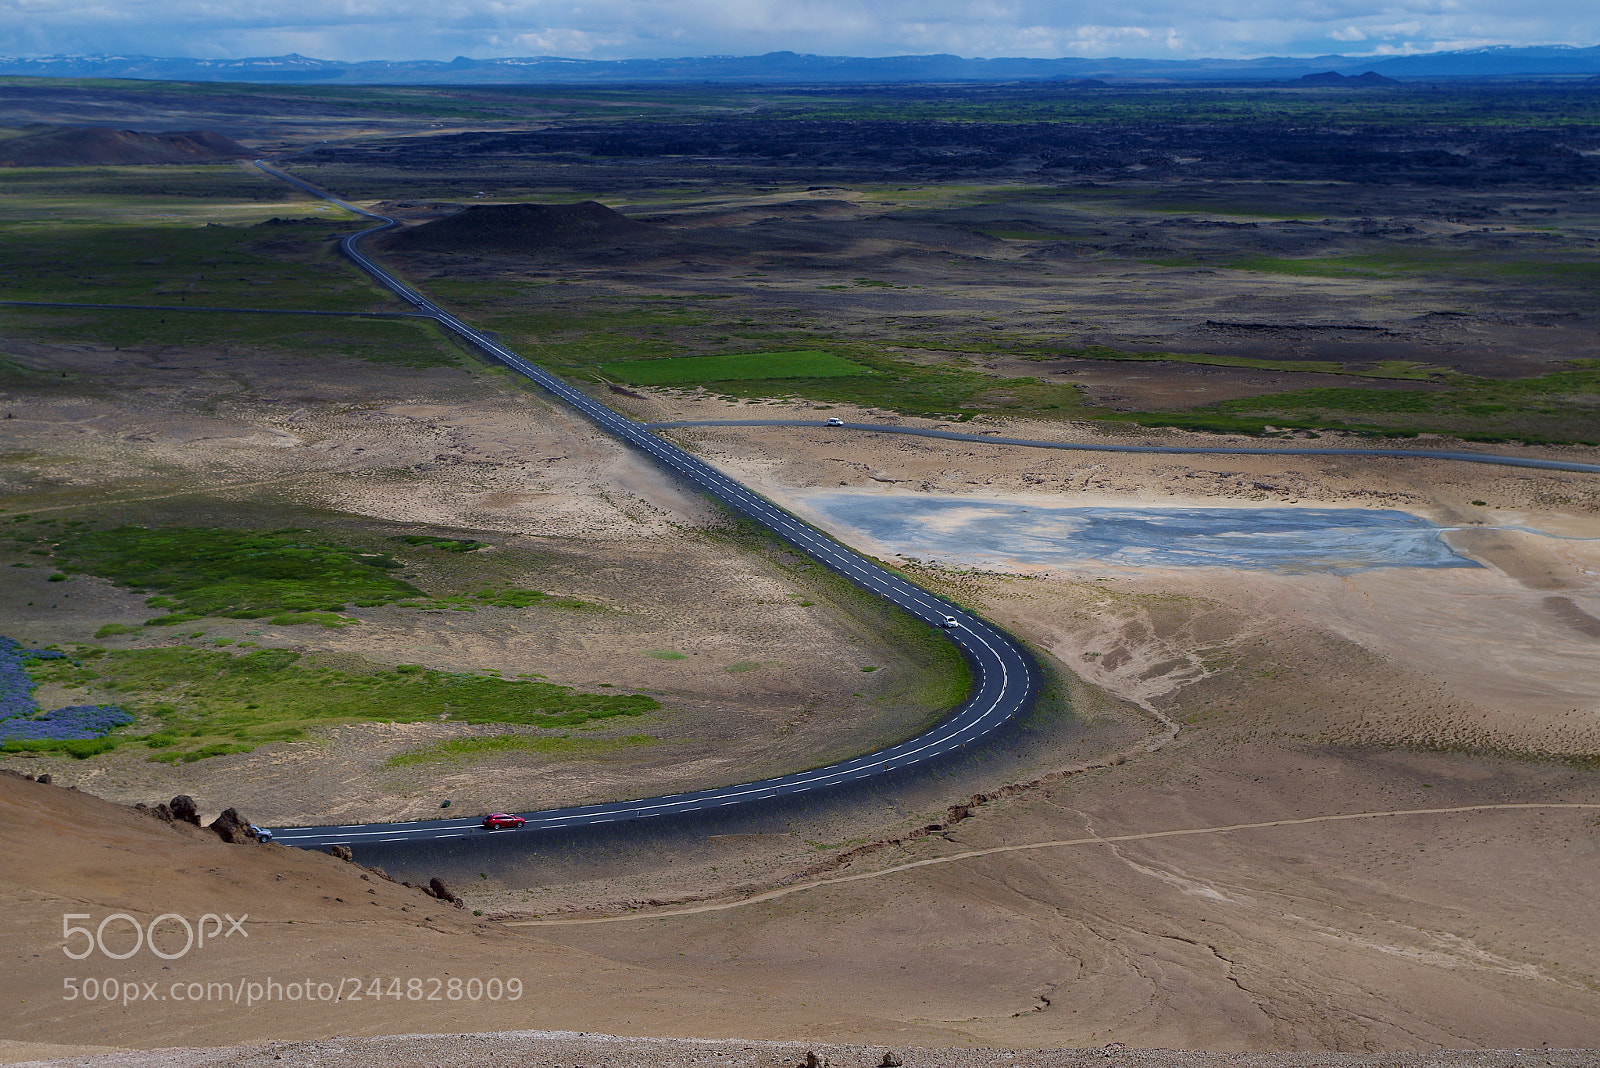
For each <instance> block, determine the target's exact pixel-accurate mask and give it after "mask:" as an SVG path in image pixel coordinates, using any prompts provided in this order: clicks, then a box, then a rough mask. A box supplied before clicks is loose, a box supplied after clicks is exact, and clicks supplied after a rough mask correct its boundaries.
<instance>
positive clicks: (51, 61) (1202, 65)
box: [0, 46, 1600, 85]
mask: <svg viewBox="0 0 1600 1068" xmlns="http://www.w3.org/2000/svg"><path fill="white" fill-rule="evenodd" d="M1328 71H1332V72H1335V73H1338V74H1342V75H1346V76H1355V75H1360V74H1363V73H1366V72H1368V71H1375V72H1376V73H1378V74H1381V75H1383V76H1384V77H1386V78H1392V79H1396V80H1401V81H1404V80H1407V79H1440V78H1564V79H1570V78H1584V77H1594V76H1597V75H1600V47H1594V48H1569V47H1564V46H1549V47H1538V48H1513V47H1498V48H1478V49H1470V50H1467V51H1461V52H1431V53H1428V54H1425V55H1412V56H1396V57H1392V58H1388V59H1358V58H1351V57H1350V56H1316V57H1315V58H1311V59H1293V58H1283V57H1268V58H1263V59H1189V60H1169V59H1078V58H1071V57H1069V58H1063V59H964V58H962V57H961V56H947V55H934V56H885V57H879V58H862V57H857V56H811V55H801V54H798V53H795V52H769V53H767V54H766V55H764V56H701V57H698V58H686V59H614V60H598V59H561V58H557V57H554V56H530V57H527V58H520V59H468V58H466V57H465V56H458V57H457V58H455V59H453V60H450V61H449V62H448V63H446V62H438V61H428V60H417V61H389V60H372V61H367V62H361V63H344V62H341V61H339V60H331V59H310V58H308V57H306V56H300V55H293V54H291V55H287V56H269V57H263V58H258V59H163V58H158V57H154V56H103V55H100V56H45V57H42V58H37V59H5V58H0V75H18V74H20V75H34V76H39V77H52V78H142V79H159V80H173V81H207V82H213V81H227V82H268V83H271V82H280V83H281V82H290V83H307V84H309V83H323V84H326V83H345V84H364V85H373V84H389V85H395V84H409V85H441V84H445V85H448V84H455V85H470V84H478V85H482V84H494V83H591V84H594V83H606V82H746V83H790V84H797V83H809V84H816V83H828V82H833V83H849V82H855V83H883V82H969V81H976V82H998V81H1019V80H1035V81H1043V80H1052V79H1053V80H1060V81H1069V80H1073V79H1098V80H1102V81H1147V80H1161V81H1188V82H1194V81H1207V82H1216V81H1295V80H1298V79H1301V78H1303V77H1305V76H1306V75H1310V74H1320V73H1324V72H1328ZM1369 84H1370V83H1369Z"/></svg>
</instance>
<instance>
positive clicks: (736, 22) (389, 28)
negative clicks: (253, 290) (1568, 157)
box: [0, 0, 1600, 61]
mask: <svg viewBox="0 0 1600 1068" xmlns="http://www.w3.org/2000/svg"><path fill="white" fill-rule="evenodd" d="M1596 42H1600V7H1597V6H1596V5H1594V4H1593V3H1592V2H1588V0H1520V2H1517V0H1282V2H1279V0H1205V2H1200V0H1078V2H1074V3H1072V4H1064V3H1062V2H1060V0H880V2H878V3H875V4H870V5H869V4H863V3H860V2H859V0H579V2H574V0H425V2H424V0H273V2H271V3H267V2H265V0H235V2H230V3H217V2H216V0H10V2H8V3H6V4H5V5H3V7H0V54H3V55H7V56H41V55H63V54H89V53H110V54H122V55H136V54H137V55H152V56H183V57H193V58H214V59H239V58H244V57H248V56H270V55H282V54H285V53H289V52H298V53H300V54H302V55H308V56H315V57H317V58H321V59H341V60H352V61H353V60H366V59H395V60H414V59H451V58H454V57H455V56H458V55H465V56H470V57H473V58H477V59H489V58H495V57H503V56H537V55H548V56H565V57H570V58H576V59H636V58H637V59H664V58H672V57H680V56H707V55H757V54H761V53H765V52H774V51H793V52H809V53H817V54H822V55H853V56H889V55H917V54H928V53H953V54H956V55H961V56H968V57H979V56H987V57H1000V56H1024V57H1034V58H1055V57H1060V56H1095V57H1104V56H1125V57H1137V58H1164V59H1195V58H1201V57H1218V58H1243V57H1254V56H1268V55H1295V56H1314V55H1325V54H1329V53H1341V54H1344V55H1351V56H1388V55H1404V54H1408V53H1415V52H1435V51H1446V50H1453V49H1463V48H1479V47H1486V46H1492V45H1544V44H1570V45H1580V46H1589V45H1593V44H1595V43H1596Z"/></svg>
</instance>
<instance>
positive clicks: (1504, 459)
mask: <svg viewBox="0 0 1600 1068" xmlns="http://www.w3.org/2000/svg"><path fill="white" fill-rule="evenodd" d="M828 425H829V424H827V423H825V422H822V421H821V420H817V419H683V420H678V421H676V422H670V423H645V424H644V426H645V427H647V428H648V429H650V430H669V429H671V428H673V427H691V426H812V427H827V426H828ZM833 429H834V430H840V429H843V430H871V431H874V432H875V433H879V434H912V435H915V436H916V437H919V438H945V439H946V440H949V441H976V442H981V443H982V444H985V445H1025V446H1028V447H1030V448H1034V449H1067V450H1070V451H1073V452H1155V453H1202V454H1221V455H1225V456H1383V457H1390V458H1393V457H1404V458H1406V459H1414V458H1416V457H1418V456H1421V457H1424V458H1427V459H1430V460H1460V461H1462V462H1463V463H1470V464H1495V465H1497V466H1500V467H1533V468H1538V469H1540V470H1545V471H1582V472H1585V473H1587V474H1600V464H1583V463H1578V462H1576V461H1573V460H1542V459H1538V458H1535V457H1528V456H1502V455H1500V454H1499V453H1494V452H1450V451H1446V450H1443V449H1341V448H1330V449H1298V448H1294V449H1274V448H1266V447H1253V446H1227V445H1209V446H1208V445H1111V444H1095V443H1080V442H1071V441H1038V440H1035V439H1033V438H1003V437H998V436H996V435H994V434H963V433H960V432H959V431H955V430H930V429H924V428H922V427H915V426H895V425H892V424H884V423H838V424H835V425H834V426H833Z"/></svg>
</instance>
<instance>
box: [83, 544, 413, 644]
mask: <svg viewBox="0 0 1600 1068" xmlns="http://www.w3.org/2000/svg"><path fill="white" fill-rule="evenodd" d="M54 553H55V556H56V558H57V559H58V560H60V561H62V564H61V566H62V568H63V570H65V571H71V572H80V573H86V574H91V575H99V576H100V577H102V578H106V579H110V580H111V581H112V582H114V583H116V584H117V585H119V586H131V587H134V588H136V589H145V590H151V591H154V592H156V594H157V596H155V597H151V598H150V600H149V601H148V602H147V603H148V604H150V605H151V606H152V607H155V608H165V609H170V611H169V612H168V614H166V615H164V616H159V617H157V618H156V619H154V620H151V623H153V624H172V623H180V622H184V621H186V620H191V619H198V618H200V617H202V616H232V617H234V618H237V619H265V618H271V619H272V621H273V622H274V623H277V622H279V621H280V620H282V621H284V622H286V623H322V624H324V625H329V624H335V625H342V624H344V623H349V622H354V621H353V620H349V619H345V618H343V617H336V618H330V614H336V613H339V612H342V611H343V610H344V609H345V608H346V606H348V605H351V604H356V605H365V606H371V605H380V604H391V603H394V602H396V601H403V600H408V599H410V598H413V597H419V596H421V593H422V591H420V590H418V589H417V588H416V587H414V586H412V585H410V584H409V583H406V582H402V581H401V580H400V579H398V578H395V577H394V576H393V575H390V574H388V568H390V567H392V566H393V565H394V561H392V560H389V559H388V558H387V557H385V556H383V555H381V554H370V553H369V554H363V553H361V552H359V551H357V550H354V549H348V548H344V547H342V546H338V545H331V544H329V543H327V542H326V541H324V540H322V537H321V536H320V535H318V534H316V533H315V532H314V531H308V530H298V529H293V530H278V531H271V532H267V533H262V532H258V531H248V530H226V529H218V528H214V527H162V528H157V529H149V528H145V527H118V528H116V529H114V530H96V531H84V532H78V533H69V534H67V535H66V536H65V537H64V538H62V540H61V541H59V542H57V543H56V544H55V546H54ZM297 616H298V617H303V618H295V617H297Z"/></svg>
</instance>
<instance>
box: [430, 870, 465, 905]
mask: <svg viewBox="0 0 1600 1068" xmlns="http://www.w3.org/2000/svg"><path fill="white" fill-rule="evenodd" d="M428 892H429V893H431V894H432V895H433V896H434V897H436V898H438V899H439V900H440V901H448V902H450V904H452V905H460V904H461V898H459V897H457V896H456V892H455V891H454V890H452V889H450V884H449V883H447V882H445V881H444V880H443V879H441V878H439V877H438V876H437V875H436V876H434V877H433V878H432V879H429V880H428Z"/></svg>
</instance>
